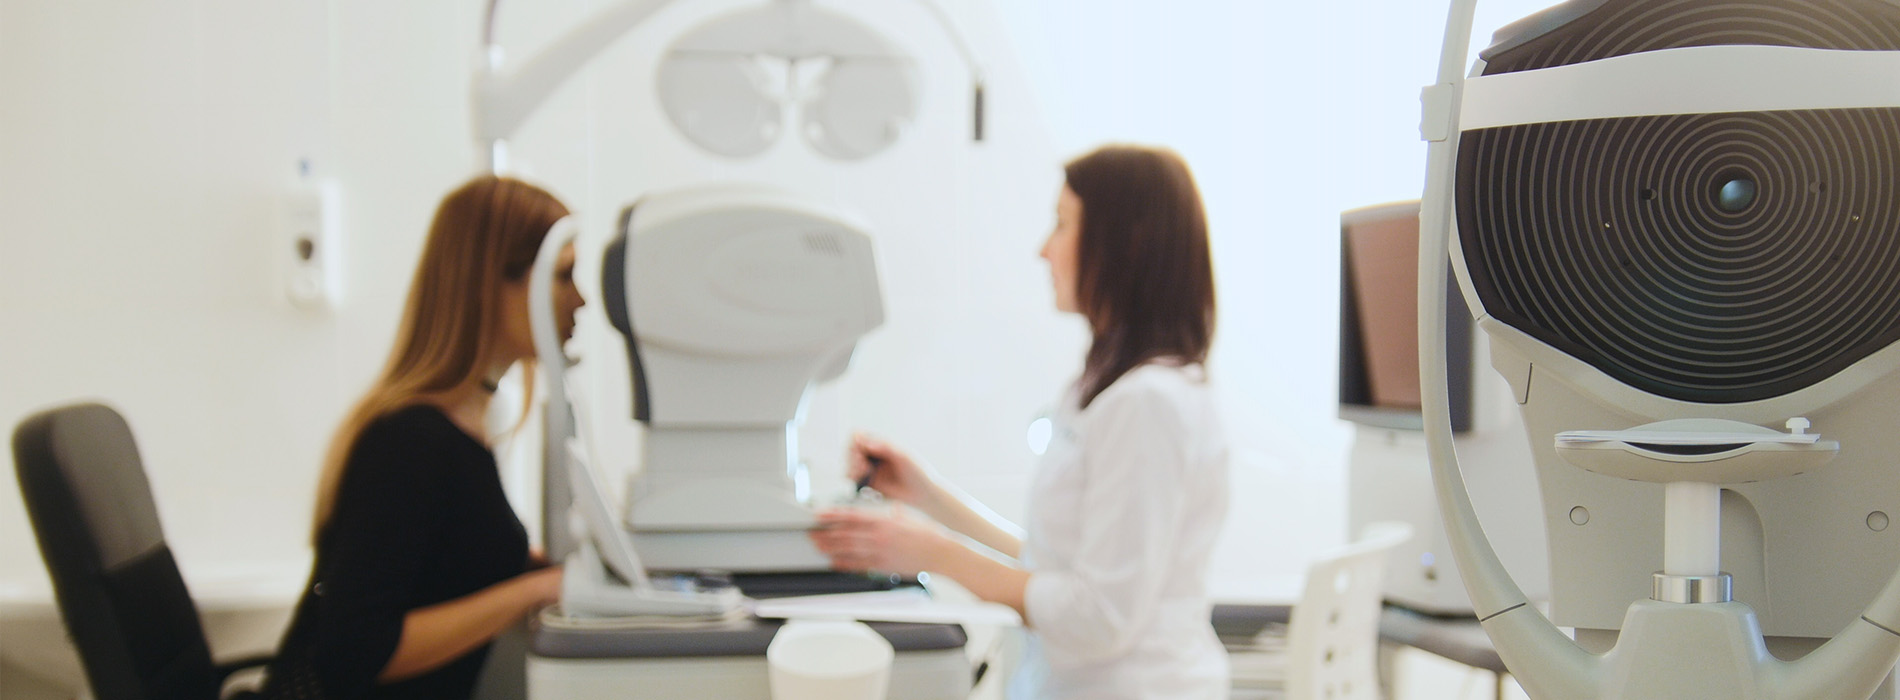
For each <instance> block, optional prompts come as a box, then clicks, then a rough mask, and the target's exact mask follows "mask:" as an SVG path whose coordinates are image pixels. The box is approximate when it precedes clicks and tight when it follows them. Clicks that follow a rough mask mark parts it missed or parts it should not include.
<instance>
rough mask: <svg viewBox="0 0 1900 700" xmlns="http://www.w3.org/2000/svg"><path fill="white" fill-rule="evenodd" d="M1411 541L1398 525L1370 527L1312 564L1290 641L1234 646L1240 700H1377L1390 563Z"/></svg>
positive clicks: (1269, 636)
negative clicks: (1392, 554) (1381, 625)
mask: <svg viewBox="0 0 1900 700" xmlns="http://www.w3.org/2000/svg"><path fill="white" fill-rule="evenodd" d="M1411 538H1412V527H1411V526H1410V525H1406V524H1404V523H1397V522H1376V523H1371V524H1369V525H1367V526H1366V529H1365V532H1364V533H1362V534H1361V535H1360V537H1359V540H1358V541H1356V542H1353V543H1351V544H1349V545H1346V546H1345V547H1343V548H1341V549H1339V550H1337V551H1334V552H1332V553H1331V554H1328V555H1327V556H1326V557H1324V558H1322V559H1320V560H1319V561H1316V562H1313V564H1312V565H1310V566H1308V567H1307V570H1306V588H1305V592H1304V593H1302V594H1301V595H1300V601H1299V603H1298V604H1296V605H1294V606H1293V614H1292V618H1291V620H1290V621H1289V622H1288V623H1287V626H1286V632H1285V635H1286V636H1285V637H1284V641H1282V640H1280V639H1275V638H1274V636H1273V633H1272V632H1268V633H1266V634H1265V635H1262V636H1261V637H1259V638H1257V639H1255V640H1253V643H1252V644H1248V645H1237V644H1233V643H1230V644H1229V651H1230V652H1231V653H1230V655H1229V660H1230V661H1231V662H1232V665H1233V694H1232V697H1233V698H1234V699H1235V700H1255V699H1260V700H1266V699H1269V698H1273V699H1280V698H1284V699H1285V700H1318V699H1320V698H1326V699H1329V700H1353V699H1356V698H1364V699H1367V700H1378V698H1380V697H1382V693H1381V690H1380V684H1379V614H1380V612H1381V611H1382V610H1383V609H1384V604H1385V599H1384V590H1385V588H1384V581H1385V560H1386V558H1387V554H1389V553H1390V552H1391V551H1392V548H1393V547H1397V546H1398V545H1400V544H1402V543H1404V542H1405V541H1406V540H1409V539H1411Z"/></svg>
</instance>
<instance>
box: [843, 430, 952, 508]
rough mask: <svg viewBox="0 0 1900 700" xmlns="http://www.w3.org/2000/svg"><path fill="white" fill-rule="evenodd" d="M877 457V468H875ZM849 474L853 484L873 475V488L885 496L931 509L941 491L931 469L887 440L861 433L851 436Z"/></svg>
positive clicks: (847, 470) (847, 474) (917, 506)
mask: <svg viewBox="0 0 1900 700" xmlns="http://www.w3.org/2000/svg"><path fill="white" fill-rule="evenodd" d="M873 460H876V462H877V467H876V468H875V469H873V468H872V461H873ZM846 461H847V462H848V467H847V468H846V470H845V471H846V476H847V478H849V479H851V481H852V482H853V483H856V482H858V481H862V480H864V476H865V475H866V474H869V475H870V476H871V483H870V486H871V488H874V489H877V492H878V493H881V494H884V497H885V498H888V499H891V500H893V501H897V502H899V503H903V504H905V505H909V506H911V507H914V508H918V509H921V510H923V511H924V512H926V513H929V512H931V507H932V506H934V505H935V502H936V501H937V500H939V493H940V492H941V491H942V489H941V487H939V486H938V485H937V482H936V481H935V480H934V479H932V478H931V476H930V472H929V470H927V469H925V468H924V466H923V465H920V464H918V463H917V460H914V459H911V457H910V455H908V454H905V453H904V451H903V450H899V449H897V447H895V446H893V445H891V444H890V443H888V442H885V441H883V440H879V439H877V438H874V437H871V436H869V435H865V434H863V433H858V434H856V435H853V436H852V437H851V453H850V455H848V457H847V460H846Z"/></svg>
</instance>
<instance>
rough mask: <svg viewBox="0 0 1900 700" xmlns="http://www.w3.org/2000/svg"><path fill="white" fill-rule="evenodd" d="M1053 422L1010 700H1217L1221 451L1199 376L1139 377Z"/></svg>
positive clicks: (1223, 442)
mask: <svg viewBox="0 0 1900 700" xmlns="http://www.w3.org/2000/svg"><path fill="white" fill-rule="evenodd" d="M1078 398H1079V397H1078V396H1077V395H1076V393H1075V392H1074V391H1071V392H1070V394H1069V395H1068V396H1065V397H1064V399H1063V401H1062V404H1061V407H1060V408H1059V409H1058V410H1057V413H1056V415H1055V416H1054V420H1053V422H1054V423H1055V429H1054V437H1053V438H1052V439H1051V441H1050V447H1049V450H1048V451H1047V452H1046V453H1044V455H1043V458H1042V463H1041V465H1040V466H1039V467H1038V469H1037V473H1036V479H1035V485H1034V486H1033V487H1032V490H1031V492H1030V500H1029V523H1028V528H1027V531H1028V537H1027V539H1026V540H1025V541H1024V543H1023V564H1024V566H1025V567H1026V568H1027V569H1028V570H1029V572H1030V576H1029V585H1028V590H1027V591H1026V592H1025V595H1024V598H1025V600H1024V608H1025V609H1026V610H1027V612H1028V618H1029V622H1030V625H1031V626H1032V628H1033V629H1032V634H1030V635H1029V636H1028V644H1027V649H1026V652H1025V657H1024V661H1023V666H1022V668H1021V669H1020V670H1019V671H1018V673H1017V674H1016V677H1015V678H1014V679H1013V680H1012V682H1011V683H1010V688H1009V695H1010V697H1011V698H1012V699H1013V700H1029V699H1031V698H1033V699H1035V700H1056V699H1064V700H1066V699H1069V698H1089V699H1090V700H1121V699H1126V700H1137V699H1140V700H1154V699H1158V698H1168V699H1175V698H1179V699H1189V698H1191V699H1194V700H1219V699H1223V698H1226V697H1227V690H1228V671H1227V653H1226V651H1225V650H1224V649H1223V648H1222V646H1221V644H1220V640H1219V639H1218V638H1217V637H1215V635H1214V628H1213V625H1212V623H1211V622H1210V614H1211V605H1210V603H1209V601H1208V599H1207V570H1208V558H1209V555H1210V554H1211V553H1212V551H1213V549H1214V540H1215V539H1216V537H1217V536H1218V535H1219V534H1220V528H1221V524H1222V522H1223V521H1224V520H1225V519H1226V514H1227V483H1228V476H1227V439H1226V436H1225V433H1224V432H1223V431H1222V429H1221V425H1220V420H1219V416H1218V414H1217V412H1216V409H1215V405H1214V397H1213V395H1212V392H1211V391H1210V389H1209V388H1208V386H1207V384H1206V382H1205V380H1204V378H1203V375H1202V372H1201V370H1200V369H1199V368H1195V367H1189V368H1180V367H1169V366H1164V365H1157V364H1149V365H1143V366H1141V367H1137V368H1135V369H1134V370H1131V371H1130V372H1128V373H1127V374H1125V375H1123V376H1122V377H1121V378H1120V379H1118V380H1116V381H1115V383H1114V384H1111V385H1109V387H1108V388H1107V389H1106V390H1104V391H1103V392H1102V393H1101V394H1100V395H1099V396H1097V397H1096V398H1095V401H1094V402H1092V403H1091V404H1090V405H1089V407H1088V408H1087V409H1078V408H1077V407H1076V403H1077V399H1078Z"/></svg>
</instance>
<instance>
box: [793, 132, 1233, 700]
mask: <svg viewBox="0 0 1900 700" xmlns="http://www.w3.org/2000/svg"><path fill="white" fill-rule="evenodd" d="M1065 174H1066V184H1065V186H1064V187H1063V188H1062V192H1061V194H1060V195H1059V197H1058V199H1057V202H1056V228H1055V231H1054V232H1053V233H1051V234H1050V235H1049V238H1048V241H1047V242H1046V243H1045V244H1044V245H1043V248H1042V257H1043V258H1044V259H1045V260H1047V261H1048V262H1049V272H1050V277H1051V281H1052V283H1053V285H1054V287H1055V301H1056V308H1057V309H1059V310H1062V311H1066V312H1071V313H1077V314H1080V315H1081V316H1082V317H1083V318H1084V319H1086V320H1087V321H1088V325H1089V330H1090V332H1091V335H1092V336H1093V340H1092V342H1091V343H1090V345H1089V350H1088V355H1087V357H1086V358H1085V360H1084V363H1083V369H1082V373H1081V377H1080V378H1079V379H1077V380H1076V381H1075V383H1074V384H1073V385H1072V386H1071V387H1070V389H1069V391H1068V392H1067V393H1066V394H1065V395H1064V396H1063V397H1062V400H1061V403H1060V405H1059V408H1058V411H1057V413H1056V415H1055V418H1054V422H1055V429H1054V436H1055V437H1054V439H1053V441H1052V443H1051V445H1050V447H1049V449H1048V450H1047V452H1045V454H1044V455H1043V458H1042V463H1041V465H1040V466H1039V468H1038V470H1037V473H1036V477H1035V481H1034V485H1033V487H1032V490H1031V492H1030V501H1029V503H1030V507H1029V511H1030V518H1029V523H1028V529H1027V534H1026V536H1023V535H1019V534H1018V531H1017V530H1016V529H1015V528H1014V527H1013V526H1011V525H1010V524H1008V523H1005V522H999V521H998V520H997V519H995V518H993V517H992V516H990V515H989V514H988V511H987V510H985V509H983V508H982V507H981V506H980V505H979V504H977V503H975V502H974V501H973V500H972V499H970V498H969V496H967V495H966V494H964V493H962V492H961V491H959V490H957V489H956V488H955V487H953V486H951V485H949V484H948V483H945V482H944V481H943V480H942V479H941V478H940V477H938V476H937V475H936V474H935V472H934V471H933V470H931V469H930V468H928V467H926V466H925V465H923V464H922V463H921V462H919V461H918V460H916V459H914V458H912V457H911V456H910V455H907V454H905V453H904V452H903V451H901V450H899V449H897V448H895V447H893V446H891V445H890V444H888V443H885V442H883V441H879V440H876V439H872V438H869V437H866V436H859V437H858V438H857V439H856V440H854V442H853V445H852V448H851V465H850V470H849V471H850V476H851V478H853V479H858V478H863V477H864V476H865V475H867V474H868V475H870V478H871V482H870V484H871V486H872V487H873V488H876V489H877V490H878V491H880V492H882V493H883V494H884V495H885V496H886V497H888V498H892V499H894V500H897V501H899V502H902V503H904V504H907V505H910V506H912V507H914V508H915V509H917V510H918V511H921V512H922V513H924V514H925V515H928V516H930V517H931V518H932V519H934V520H935V521H937V523H939V524H941V525H942V526H944V527H947V528H948V529H950V530H954V531H956V532H958V533H961V534H963V535H965V536H967V537H969V538H970V539H972V540H975V541H976V542H978V543H981V544H982V545H984V546H986V547H988V548H990V549H993V550H995V551H996V552H999V553H1001V554H1003V555H1006V556H1007V557H1009V558H1013V559H1014V560H1015V561H1014V563H1009V562H1005V561H1002V560H1000V559H997V558H994V557H991V556H989V555H986V554H984V553H981V552H979V551H977V550H975V549H972V548H970V547H968V546H965V545H964V544H962V543H961V542H959V541H957V540H953V539H951V538H950V537H949V536H948V535H946V534H945V533H944V532H943V531H942V529H941V528H938V527H936V526H934V525H931V524H928V523H924V522H922V521H919V520H915V519H911V518H909V517H907V516H905V515H903V514H888V513H877V512H874V511H864V510H848V509H846V510H837V511H831V512H827V513H823V514H821V515H820V518H819V529H817V530H815V531H814V532H813V533H812V540H813V542H814V543H815V544H816V545H817V546H818V548H819V549H820V551H822V552H824V553H825V554H826V555H827V556H829V557H830V558H831V562H832V565H833V566H834V567H836V568H839V569H843V570H874V571H882V572H891V573H900V574H907V575H914V574H916V573H918V572H921V571H929V572H933V573H936V574H940V575H944V576H948V577H950V578H951V579H953V580H955V581H956V582H957V583H959V584H961V585H962V586H963V587H965V588H967V589H969V590H970V591H971V592H972V593H975V594H976V595H977V596H978V597H981V598H983V599H984V600H989V601H994V602H998V603H1003V604H1006V605H1009V606H1010V607H1013V608H1015V609H1016V611H1017V612H1019V613H1021V614H1022V616H1023V620H1024V621H1025V622H1026V623H1027V624H1028V625H1029V627H1030V630H1031V631H1032V634H1031V635H1030V639H1029V645H1028V649H1027V656H1026V659H1025V663H1024V665H1023V668H1022V669H1021V671H1019V672H1018V674H1017V676H1016V678H1015V679H1013V681H1012V683H1011V685H1010V695H1011V697H1014V698H1091V699H1095V700H1103V699H1107V700H1113V699H1116V698H1129V699H1133V698H1225V697H1226V696H1227V688H1228V679H1227V676H1228V671H1227V655H1226V652H1225V651H1224V650H1223V649H1222V647H1221V645H1220V641H1219V639H1218V638H1216V637H1215V634H1214V630H1213V626H1212V624H1211V622H1210V612H1211V605H1210V603H1209V601H1208V598H1207V572H1208V559H1209V556H1210V554H1211V553H1212V551H1213V548H1214V541H1215V539H1216V537H1217V536H1218V535H1219V532H1220V527H1221V523H1222V521H1223V520H1224V519H1225V516H1226V512H1227V482H1228V476H1227V442H1226V438H1225V436H1224V434H1223V432H1222V429H1221V425H1220V421H1219V416H1218V413H1217V410H1216V408H1215V402H1214V397H1213V396H1212V394H1211V392H1210V390H1209V388H1208V386H1207V378H1206V370H1205V369H1204V363H1205V361H1206V359H1207V352H1208V346H1209V344H1210V343H1211V342H1212V338H1213V330H1214V280H1213V269H1212V262H1211V260H1210V256H1209V251H1208V242H1207V222H1206V218H1205V215H1204V214H1203V212H1202V208H1201V201H1200V194H1199V192H1198V191H1197V189H1196V188H1195V185H1194V180H1193V177H1192V175H1191V174H1190V173H1189V171H1188V168H1187V165H1186V164H1185V163H1183V162H1182V160H1181V159H1180V157H1179V156H1177V155H1175V154H1174V153H1172V152H1170V151H1166V150H1161V149H1153V148H1141V147H1131V146H1110V147H1105V148H1101V149H1099V150H1096V151H1094V152H1092V153H1090V154H1088V155H1085V156H1083V157H1081V158H1078V159H1076V160H1074V161H1072V162H1070V163H1069V164H1068V166H1067V168H1066V172H1065ZM873 464H875V465H876V466H875V467H873Z"/></svg>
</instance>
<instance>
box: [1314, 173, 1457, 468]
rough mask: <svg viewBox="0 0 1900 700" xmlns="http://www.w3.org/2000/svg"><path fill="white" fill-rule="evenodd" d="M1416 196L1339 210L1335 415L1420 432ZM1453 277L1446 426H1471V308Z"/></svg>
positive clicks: (1449, 296)
mask: <svg viewBox="0 0 1900 700" xmlns="http://www.w3.org/2000/svg"><path fill="white" fill-rule="evenodd" d="M1418 210H1419V202H1418V200H1410V201H1404V202H1393V203H1390V204H1380V205H1377V206H1370V207H1362V208H1359V209H1353V210H1351V211H1347V212H1345V213H1342V214H1340V215H1339V239H1340V255H1339V258H1340V270H1339V417H1340V418H1341V419H1344V420H1348V421H1352V422H1355V423H1360V424H1363V425H1370V426H1375V427H1381V428H1393V429H1399V430H1422V429H1423V427H1424V421H1423V420H1422V418H1421V417H1420V415H1419V374H1418ZM1446 265H1447V266H1449V265H1450V261H1446ZM1456 285H1457V281H1456V280H1455V279H1454V280H1453V281H1452V282H1451V286H1450V289H1449V293H1448V294H1447V295H1446V309H1447V312H1446V314H1445V337H1446V359H1447V361H1448V363H1449V364H1450V369H1451V372H1450V377H1449V378H1450V381H1451V387H1450V388H1451V391H1450V398H1451V425H1452V430H1454V431H1457V432H1464V431H1466V430H1469V429H1470V425H1471V375H1472V366H1471V342H1472V324H1471V312H1470V311H1469V310H1467V309H1466V307H1465V300H1464V295H1463V294H1462V293H1461V292H1459V290H1458V288H1457V286H1456Z"/></svg>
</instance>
